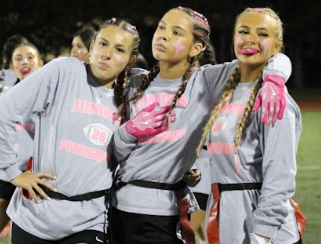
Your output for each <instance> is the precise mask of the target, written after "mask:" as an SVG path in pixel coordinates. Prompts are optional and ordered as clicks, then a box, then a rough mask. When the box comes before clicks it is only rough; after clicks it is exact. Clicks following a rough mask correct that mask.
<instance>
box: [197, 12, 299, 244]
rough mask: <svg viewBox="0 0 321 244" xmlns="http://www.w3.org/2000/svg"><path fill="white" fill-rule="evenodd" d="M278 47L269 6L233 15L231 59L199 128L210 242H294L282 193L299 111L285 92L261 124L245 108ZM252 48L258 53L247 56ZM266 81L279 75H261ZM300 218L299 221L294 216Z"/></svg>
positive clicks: (289, 191) (288, 193) (286, 192)
mask: <svg viewBox="0 0 321 244" xmlns="http://www.w3.org/2000/svg"><path fill="white" fill-rule="evenodd" d="M282 49H283V29H282V22H281V20H280V18H279V17H278V15H277V14H276V13H275V12H274V11H273V10H272V9H269V8H255V9H252V8H248V9H246V10H245V11H244V12H242V13H241V14H240V15H239V16H238V17H237V20H236V24H235V28H234V53H235V55H236V57H237V59H238V60H239V62H238V65H237V66H236V67H235V69H234V71H233V73H232V74H231V76H230V78H229V79H228V81H227V84H226V87H225V88H224V91H223V94H222V96H221V99H220V101H219V103H218V105H217V106H216V108H215V109H214V111H213V112H212V115H211V117H210V119H209V121H208V123H207V125H206V126H205V128H204V133H203V136H202V140H201V142H200V144H199V147H198V152H200V150H201V149H202V146H203V144H204V142H205V141H206V138H207V139H208V144H207V149H208V153H209V154H210V158H211V163H210V173H211V183H212V191H211V195H210V200H209V201H208V204H207V209H206V210H207V222H208V223H207V238H208V242H209V243H210V244H241V243H251V244H268V243H272V244H294V243H298V244H299V243H301V242H300V235H299V231H298V226H299V229H300V230H301V231H302V228H304V227H303V225H301V224H302V222H301V223H299V225H297V222H296V216H295V215H297V217H298V220H300V219H299V216H298V215H299V213H296V214H295V211H294V208H293V207H292V206H291V203H290V201H291V200H290V198H291V197H292V196H293V195H294V192H295V173H296V158H295V154H296V151H297V145H298V140H299V136H300V133H301V115H300V110H299V108H298V106H297V104H296V103H295V102H294V100H293V99H292V98H291V96H290V95H289V94H288V93H286V94H285V96H286V103H287V104H286V109H285V111H284V116H283V119H282V120H279V121H277V122H276V123H275V124H274V126H271V125H267V124H264V123H262V121H261V119H260V118H261V115H262V113H263V112H262V110H261V109H259V110H258V111H257V112H252V109H253V107H254V104H255V98H256V96H257V94H258V90H259V88H260V87H261V86H262V82H263V79H262V78H263V74H264V71H263V70H264V68H265V66H266V63H267V62H268V60H269V59H270V57H271V56H272V55H275V54H276V52H279V51H281V50H282ZM249 53H259V55H249ZM268 76H271V77H270V78H271V79H274V80H277V79H279V77H277V76H275V75H274V74H268ZM301 220H302V218H301Z"/></svg>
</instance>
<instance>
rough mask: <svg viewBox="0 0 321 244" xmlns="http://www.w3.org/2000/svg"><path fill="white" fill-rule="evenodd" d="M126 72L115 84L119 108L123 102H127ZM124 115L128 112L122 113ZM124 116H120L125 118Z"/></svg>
mask: <svg viewBox="0 0 321 244" xmlns="http://www.w3.org/2000/svg"><path fill="white" fill-rule="evenodd" d="M125 78H126V71H125V70H123V71H122V72H121V73H120V74H119V75H118V77H117V81H116V82H115V83H114V94H115V102H116V104H117V106H118V107H119V106H120V105H121V104H122V103H123V102H125V96H124V85H125ZM122 113H123V114H125V113H126V110H124V111H122ZM123 114H119V116H121V117H123Z"/></svg>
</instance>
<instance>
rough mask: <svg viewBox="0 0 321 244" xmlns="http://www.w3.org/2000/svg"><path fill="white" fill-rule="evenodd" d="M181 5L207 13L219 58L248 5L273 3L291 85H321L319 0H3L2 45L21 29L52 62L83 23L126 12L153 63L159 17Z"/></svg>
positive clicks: (226, 53)
mask: <svg viewBox="0 0 321 244" xmlns="http://www.w3.org/2000/svg"><path fill="white" fill-rule="evenodd" d="M180 5H181V6H184V7H191V8H192V9H194V10H196V11H198V12H200V13H202V14H203V15H205V16H206V17H207V19H208V21H209V23H210V25H211V41H212V43H213V45H214V46H215V48H216V55H217V60H218V61H219V62H224V61H229V60H231V59H232V58H233V54H232V49H231V43H232V41H231V40H232V33H233V26H234V22H235V17H236V16H237V15H238V14H239V13H240V12H242V11H243V10H244V9H245V8H246V7H271V8H272V9H273V10H275V11H276V12H277V13H278V14H279V16H280V18H281V20H282V21H283V24H284V31H285V33H284V44H285V54H287V55H288V56H289V57H290V58H291V60H292V64H293V72H292V76H291V78H290V80H289V82H288V83H287V85H288V87H289V88H290V89H296V90H300V89H302V88H304V89H310V90H311V89H312V90H317V89H316V88H321V81H320V80H319V79H320V76H321V71H320V70H321V62H320V59H321V58H320V56H321V34H320V30H321V28H320V24H321V1H320V0H318V2H315V3H312V1H308V0H306V1H302V0H274V1H269V0H266V1H255V0H252V1H237V0H220V1H215V0H194V1H187V0H186V1H176V0H113V1H112V0H87V1H84V0H25V1H20V0H1V1H0V46H1V48H2V45H3V43H4V41H5V40H6V38H7V37H9V36H11V35H13V34H21V35H23V36H26V37H27V38H28V39H29V40H30V41H31V42H33V43H34V44H35V45H36V46H37V47H38V49H39V51H40V52H41V54H42V56H43V58H44V59H45V62H48V61H49V60H51V59H52V58H54V57H58V56H59V55H61V54H63V53H64V54H65V55H66V54H67V55H69V52H70V45H71V41H72V36H73V34H74V32H76V31H77V30H78V29H80V28H81V27H83V26H86V25H90V26H93V27H94V28H97V27H98V25H99V24H100V23H101V22H102V21H104V20H106V19H109V18H111V17H121V18H125V19H126V20H128V21H129V22H130V23H132V24H133V25H136V27H137V29H138V31H139V33H140V35H141V39H142V42H141V46H140V51H141V53H142V54H143V55H144V56H145V57H146V58H147V60H148V61H149V64H150V66H152V65H153V64H155V60H154V59H153V57H152V54H151V40H152V36H153V33H154V30H155V28H156V26H157V23H158V21H159V19H160V18H161V17H162V16H163V15H164V13H165V12H166V11H167V10H169V9H170V8H172V7H177V6H180ZM1 61H2V59H1ZM1 61H0V62H1ZM320 97H321V93H320Z"/></svg>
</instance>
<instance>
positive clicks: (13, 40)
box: [2, 35, 28, 69]
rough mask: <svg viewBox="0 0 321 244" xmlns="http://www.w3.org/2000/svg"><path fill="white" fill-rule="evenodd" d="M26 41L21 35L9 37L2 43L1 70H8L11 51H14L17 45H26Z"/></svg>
mask: <svg viewBox="0 0 321 244" xmlns="http://www.w3.org/2000/svg"><path fill="white" fill-rule="evenodd" d="M27 43H28V39H27V38H25V37H24V36H21V35H13V36H10V37H9V38H8V39H7V40H6V41H5V43H4V45H3V47H2V58H3V65H2V68H3V69H9V68H10V62H11V58H12V54H13V51H14V50H15V49H16V47H17V45H19V44H21V45H24V44H27Z"/></svg>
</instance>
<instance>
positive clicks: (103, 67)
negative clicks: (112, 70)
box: [98, 62, 109, 69]
mask: <svg viewBox="0 0 321 244" xmlns="http://www.w3.org/2000/svg"><path fill="white" fill-rule="evenodd" d="M98 64H99V66H100V68H101V69H107V68H109V65H108V64H107V63H105V62H98Z"/></svg>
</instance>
